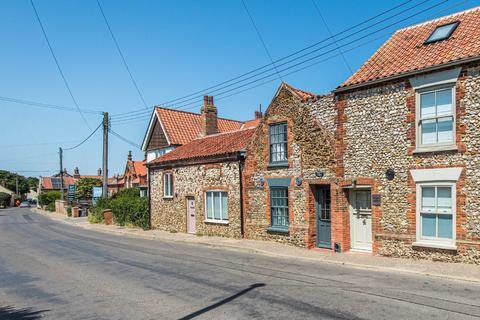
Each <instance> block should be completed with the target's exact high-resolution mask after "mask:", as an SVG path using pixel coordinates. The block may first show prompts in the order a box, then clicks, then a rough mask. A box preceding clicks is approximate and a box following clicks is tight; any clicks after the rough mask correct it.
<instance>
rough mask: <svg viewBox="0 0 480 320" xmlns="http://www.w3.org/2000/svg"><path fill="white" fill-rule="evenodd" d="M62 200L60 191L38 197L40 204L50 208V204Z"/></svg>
mask: <svg viewBox="0 0 480 320" xmlns="http://www.w3.org/2000/svg"><path fill="white" fill-rule="evenodd" d="M58 199H60V191H47V192H42V193H40V194H39V195H38V203H39V204H40V205H42V206H48V205H49V204H51V203H53V204H55V200H58Z"/></svg>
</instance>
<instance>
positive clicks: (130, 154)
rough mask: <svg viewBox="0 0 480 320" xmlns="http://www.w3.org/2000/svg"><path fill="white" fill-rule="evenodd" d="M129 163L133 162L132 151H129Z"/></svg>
mask: <svg viewBox="0 0 480 320" xmlns="http://www.w3.org/2000/svg"><path fill="white" fill-rule="evenodd" d="M127 159H128V161H132V151H131V150H130V151H128V158H127Z"/></svg>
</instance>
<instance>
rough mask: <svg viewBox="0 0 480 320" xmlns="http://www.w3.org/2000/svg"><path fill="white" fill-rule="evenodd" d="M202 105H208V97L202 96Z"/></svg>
mask: <svg viewBox="0 0 480 320" xmlns="http://www.w3.org/2000/svg"><path fill="white" fill-rule="evenodd" d="M203 105H204V106H206V105H208V96H203Z"/></svg>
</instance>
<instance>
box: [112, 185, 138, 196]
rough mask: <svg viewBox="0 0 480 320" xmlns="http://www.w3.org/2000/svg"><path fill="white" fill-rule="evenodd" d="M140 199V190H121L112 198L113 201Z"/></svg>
mask: <svg viewBox="0 0 480 320" xmlns="http://www.w3.org/2000/svg"><path fill="white" fill-rule="evenodd" d="M125 197H127V198H139V197H140V189H139V188H128V189H120V190H119V191H118V192H117V193H115V194H114V195H113V196H112V199H116V198H125Z"/></svg>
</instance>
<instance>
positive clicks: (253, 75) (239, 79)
mask: <svg viewBox="0 0 480 320" xmlns="http://www.w3.org/2000/svg"><path fill="white" fill-rule="evenodd" d="M411 1H412V0H409V1H407V2H405V3H403V4H401V5H404V4H406V3H409V2H411ZM428 1H431V0H424V1H422V2H420V3H419V4H416V5H414V6H410V7H408V8H406V9H404V10H402V11H400V12H397V13H395V14H393V15H391V16H388V17H386V18H384V19H382V20H380V21H377V22H375V23H373V24H371V25H368V26H365V27H363V28H361V29H360V30H356V31H354V32H352V33H350V34H348V35H346V36H344V37H342V38H341V39H337V41H341V40H345V39H348V38H350V37H352V36H355V35H357V34H359V33H360V32H362V31H365V30H367V29H370V28H372V27H374V26H376V25H379V24H381V23H383V22H385V21H388V20H391V19H393V18H395V17H397V16H398V15H400V14H402V13H405V12H407V11H410V10H412V9H415V8H417V7H418V6H419V5H421V4H424V3H426V2H428ZM447 1H449V0H444V1H442V2H440V3H437V4H436V5H434V6H431V7H429V8H427V9H425V10H422V11H420V12H417V13H415V14H413V15H410V16H408V17H406V18H403V19H401V20H399V21H396V22H394V23H391V24H389V25H387V26H386V27H383V28H380V29H378V30H376V31H373V32H370V33H368V34H366V35H364V36H362V37H359V38H357V39H355V40H354V41H350V42H348V43H345V44H342V46H347V45H349V44H352V43H354V42H356V41H359V40H361V39H364V38H366V37H368V36H371V35H372V34H375V33H378V32H380V31H382V30H385V29H387V28H389V27H391V26H393V25H396V24H398V23H401V22H403V21H405V20H408V19H410V18H412V17H414V16H417V15H419V14H421V13H423V12H425V11H428V10H431V9H432V8H434V7H436V6H439V5H441V4H443V3H444V2H447ZM401 5H398V6H396V7H394V8H398V7H400V6H401ZM394 8H392V9H389V10H386V11H384V13H388V12H391V11H392V10H393V9H394ZM380 15H382V14H378V15H376V16H375V17H379V16H380ZM375 17H372V18H370V19H367V20H366V21H364V22H361V23H359V24H356V25H355V26H353V27H350V28H348V29H345V30H343V31H341V32H339V33H337V34H336V35H335V36H338V35H341V34H344V33H346V32H348V31H350V30H352V29H354V28H356V27H357V26H360V25H363V24H365V23H366V22H368V21H371V20H372V19H374V18H375ZM331 39H332V37H327V38H325V39H323V40H321V41H319V42H316V43H315V44H312V45H310V46H308V47H306V48H303V49H301V50H298V51H296V52H294V53H292V54H290V55H288V56H285V57H283V58H281V59H278V60H276V61H275V62H279V61H284V60H286V59H288V58H289V57H292V56H295V55H297V54H298V53H302V52H305V51H306V50H308V49H311V48H313V47H315V46H317V45H318V44H320V43H323V42H326V41H328V40H331ZM333 44H334V43H333V42H332V43H329V44H326V45H324V46H322V47H320V48H316V49H314V50H311V51H309V52H307V53H303V54H302V55H300V56H298V57H295V58H292V59H290V60H287V61H285V62H283V63H282V64H280V65H276V67H277V68H278V67H280V66H284V65H287V64H290V63H292V62H295V61H297V60H299V59H302V58H306V57H307V56H309V55H311V54H313V53H315V52H317V51H320V50H321V49H324V48H327V47H329V46H332V45H333ZM330 52H331V50H330V51H328V52H326V53H323V54H320V55H316V56H314V57H311V58H309V59H306V60H304V61H303V62H302V63H306V62H308V61H311V60H313V59H316V58H318V57H320V56H323V55H325V54H327V53H330ZM271 65H272V64H271V63H270V64H267V65H265V66H262V67H260V68H256V69H254V70H252V71H249V72H247V73H244V74H242V75H240V76H237V77H234V78H232V79H230V80H227V81H224V82H221V83H219V84H217V85H214V86H211V87H209V88H206V89H203V90H201V91H197V92H196V93H200V92H202V93H205V92H208V93H210V94H211V93H214V92H218V91H220V90H223V89H226V88H229V87H232V86H234V85H237V84H240V83H242V82H245V81H247V80H251V79H254V78H256V77H258V76H260V75H263V74H266V73H268V72H269V71H272V70H275V69H274V68H269V69H266V70H263V69H265V68H266V67H269V66H271ZM297 65H298V64H295V65H293V66H290V67H289V68H287V70H288V69H291V68H293V67H296V66H297ZM261 70H263V71H261ZM283 70H285V69H283ZM283 70H279V72H282V71H283ZM275 74H276V73H275ZM247 75H248V77H245V76H247ZM269 76H271V74H269V75H268V76H266V77H262V78H260V79H256V80H254V81H250V82H249V83H248V84H251V83H252V82H255V81H261V80H263V79H265V78H267V77H269ZM235 80H237V81H235ZM227 83H229V84H227ZM224 84H225V85H224ZM248 84H244V85H240V86H238V87H234V88H232V89H231V90H236V89H238V88H239V87H244V86H246V85H248ZM213 88H216V89H215V90H210V89H213ZM222 93H223V92H221V93H217V94H216V95H219V94H222ZM193 95H195V93H193V94H190V95H187V96H193ZM202 95H203V94H202ZM202 95H199V96H195V97H192V98H189V99H183V98H177V99H173V100H170V101H167V102H165V103H163V104H160V105H168V103H170V102H174V101H177V102H175V103H173V104H172V105H171V106H170V107H172V108H173V106H174V105H177V104H180V103H185V102H188V101H192V100H195V99H198V98H201V97H202ZM187 96H184V98H186V97H187ZM197 102H198V101H194V102H193V103H197ZM191 104H192V103H188V104H183V105H180V106H178V107H175V108H173V109H181V108H184V107H185V106H189V105H191ZM132 113H135V114H142V113H143V114H145V113H146V111H137V112H135V111H132V112H129V113H128V115H127V114H126V113H122V114H117V115H116V117H115V116H114V119H115V118H117V119H118V118H121V117H130V116H132Z"/></svg>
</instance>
